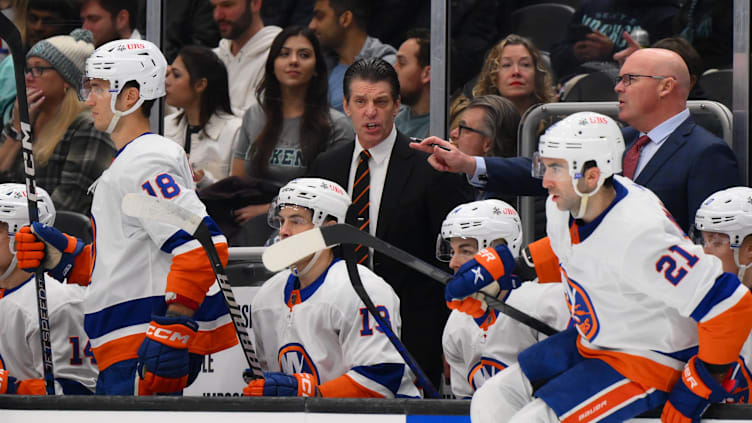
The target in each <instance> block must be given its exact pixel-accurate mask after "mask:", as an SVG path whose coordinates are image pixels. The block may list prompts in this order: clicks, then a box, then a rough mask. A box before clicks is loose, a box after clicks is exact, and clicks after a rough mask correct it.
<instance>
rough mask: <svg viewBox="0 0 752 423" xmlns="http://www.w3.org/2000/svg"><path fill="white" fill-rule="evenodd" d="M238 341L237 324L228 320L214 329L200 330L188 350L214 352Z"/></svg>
mask: <svg viewBox="0 0 752 423" xmlns="http://www.w3.org/2000/svg"><path fill="white" fill-rule="evenodd" d="M237 343H238V337H237V336H235V326H233V324H232V322H228V323H226V324H224V325H222V326H220V327H219V328H217V329H214V330H210V331H203V330H199V331H198V333H196V339H195V340H194V341H193V344H192V345H191V346H190V348H189V349H188V351H190V352H192V353H195V354H201V355H207V354H214V353H216V352H219V351H222V350H225V349H227V348H230V347H232V346H234V345H236V344H237Z"/></svg>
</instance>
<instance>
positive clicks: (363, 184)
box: [352, 150, 371, 266]
mask: <svg viewBox="0 0 752 423" xmlns="http://www.w3.org/2000/svg"><path fill="white" fill-rule="evenodd" d="M370 158H371V153H369V152H368V150H363V151H361V152H360V160H359V161H358V167H357V168H356V169H355V180H354V181H353V190H352V195H353V202H352V203H353V205H352V206H353V207H355V210H357V211H358V215H357V222H356V225H357V226H358V228H359V229H360V230H361V231H365V232H369V233H370V222H371V219H370V214H369V207H368V206H369V203H370V188H371V175H370V172H369V171H368V159H370ZM355 256H356V258H357V259H358V264H364V263H365V265H366V266H367V265H368V263H367V260H368V248H367V247H364V246H362V245H358V246H357V247H356V248H355Z"/></svg>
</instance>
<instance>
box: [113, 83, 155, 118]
mask: <svg viewBox="0 0 752 423" xmlns="http://www.w3.org/2000/svg"><path fill="white" fill-rule="evenodd" d="M130 87H133V88H136V89H138V90H140V89H141V88H140V87H141V86H140V85H139V83H138V82H136V81H128V82H126V83H125V84H124V85H123V89H122V90H120V94H122V93H123V91H125V89H126V88H130ZM120 94H118V95H120ZM155 101H156V99H152V100H144V102H143V103H141V114H143V115H144V116H145V117H147V118H148V117H149V115H150V114H151V108H152V106H154V102H155Z"/></svg>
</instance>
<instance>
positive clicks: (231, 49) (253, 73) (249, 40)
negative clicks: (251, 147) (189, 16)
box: [211, 0, 282, 113]
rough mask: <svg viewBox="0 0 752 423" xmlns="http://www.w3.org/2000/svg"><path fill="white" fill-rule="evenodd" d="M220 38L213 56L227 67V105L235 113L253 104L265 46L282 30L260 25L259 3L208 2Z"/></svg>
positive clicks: (248, 0)
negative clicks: (228, 96)
mask: <svg viewBox="0 0 752 423" xmlns="http://www.w3.org/2000/svg"><path fill="white" fill-rule="evenodd" d="M211 3H212V5H213V6H214V15H213V16H214V21H215V22H216V23H217V25H219V33H220V34H221V35H222V39H221V40H220V41H219V46H218V47H217V48H215V49H214V53H216V54H217V56H219V58H220V59H221V60H222V61H223V62H224V63H225V66H227V75H228V78H229V81H230V102H231V103H232V108H233V109H234V110H235V111H236V112H237V113H242V112H244V111H246V110H247V109H248V107H250V106H251V104H254V103H256V88H257V87H258V85H259V83H260V82H261V79H262V78H263V77H264V63H266V58H267V57H268V56H269V46H271V44H272V40H274V37H276V36H277V34H279V32H280V31H281V30H282V29H281V28H280V27H278V26H274V25H268V26H264V21H263V20H262V19H261V15H260V14H259V11H260V9H261V1H260V0H221V1H220V0H211Z"/></svg>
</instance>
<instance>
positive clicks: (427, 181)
mask: <svg viewBox="0 0 752 423" xmlns="http://www.w3.org/2000/svg"><path fill="white" fill-rule="evenodd" d="M343 91H344V99H343V102H344V109H345V112H346V113H347V115H348V116H350V118H351V119H352V123H353V128H354V129H355V133H356V138H355V141H354V142H350V143H348V144H345V145H342V146H341V147H339V148H335V149H333V150H330V151H327V152H325V153H323V154H321V155H320V156H319V157H317V158H316V160H315V161H314V162H313V163H312V164H311V166H310V169H309V174H310V176H317V177H322V178H326V179H330V180H332V181H335V182H337V183H339V184H340V185H342V186H343V187H347V190H348V192H349V193H350V195H351V196H352V199H353V207H355V208H356V209H357V211H358V217H357V219H356V220H357V221H349V220H348V223H350V224H352V225H354V226H357V227H359V228H361V229H362V230H366V231H368V232H369V233H371V234H372V235H375V236H376V237H378V238H380V239H382V240H384V241H386V242H388V243H390V244H393V245H395V246H397V247H399V248H401V249H403V250H405V251H407V252H409V253H411V254H413V255H415V256H417V257H419V258H421V259H422V260H425V261H427V262H429V263H433V264H434V265H436V266H442V264H441V263H440V262H439V261H438V260H437V259H436V254H435V248H434V247H435V243H436V236H437V234H438V233H439V231H440V229H441V222H442V220H443V219H444V216H446V214H447V213H449V211H450V210H452V208H453V207H454V206H456V205H457V204H461V203H464V202H468V201H471V200H472V189H471V187H470V186H469V185H468V184H467V182H466V181H465V180H464V178H463V177H461V176H460V175H454V174H449V173H441V172H437V171H435V170H434V169H433V168H432V167H431V166H430V165H429V164H428V163H427V161H426V159H427V155H426V154H425V153H422V152H420V151H415V150H412V149H410V147H409V144H410V139H409V138H408V137H406V136H405V135H403V134H401V133H399V132H398V131H397V129H396V128H395V126H394V117H395V116H396V115H397V112H398V110H399V107H400V100H399V91H400V87H399V81H398V79H397V73H396V72H395V70H394V68H393V67H392V65H390V64H389V63H387V62H385V61H384V60H382V59H361V60H358V61H356V62H355V63H353V64H352V65H351V66H350V67H349V68H348V69H347V71H346V72H345V76H344V81H343ZM357 253H358V254H359V259H361V260H362V264H366V265H370V266H371V267H372V269H373V270H374V271H375V272H376V273H377V274H378V275H379V276H381V277H383V278H384V279H385V280H386V281H387V282H388V283H389V284H390V285H392V287H393V288H394V290H395V291H396V292H397V295H398V296H399V298H400V302H401V306H400V313H401V315H402V336H401V338H402V340H403V342H404V343H405V346H406V347H407V349H408V350H409V351H410V353H411V354H412V355H413V356H414V357H415V359H416V360H417V361H418V364H420V366H421V367H422V368H423V370H424V371H425V372H426V374H427V375H428V376H429V378H430V379H431V381H432V382H433V383H434V384H438V382H439V380H440V375H441V373H442V371H443V363H442V358H441V334H442V330H443V328H444V323H445V322H446V318H447V316H448V314H449V311H448V309H447V307H446V305H445V301H444V288H443V286H442V285H440V284H439V283H438V282H436V281H434V280H432V279H430V278H428V277H426V276H423V275H422V274H420V273H417V272H414V271H411V270H409V269H408V268H407V267H406V266H405V265H404V264H401V263H399V262H396V261H394V260H391V259H389V258H388V257H386V256H383V255H381V254H379V253H375V254H372V255H371V254H370V253H369V252H368V251H359V252H357ZM371 253H372V252H371Z"/></svg>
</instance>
